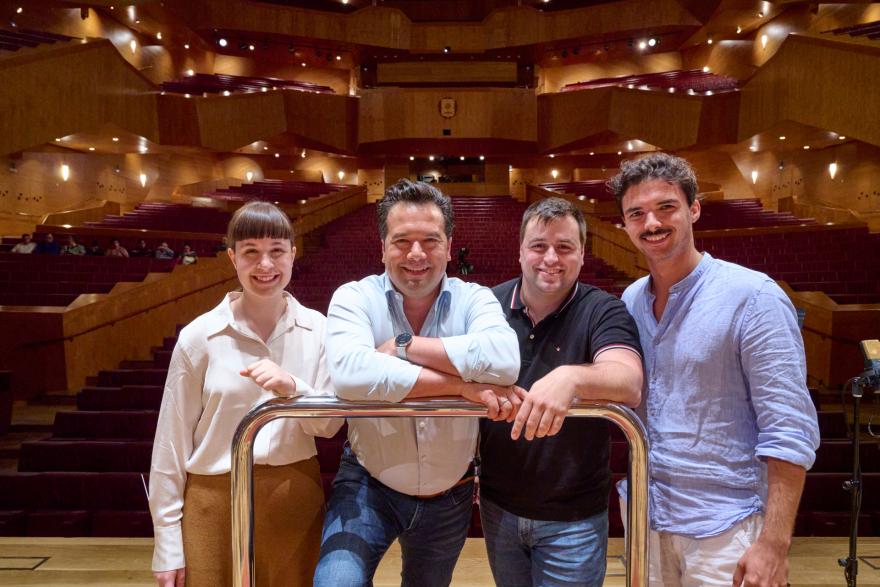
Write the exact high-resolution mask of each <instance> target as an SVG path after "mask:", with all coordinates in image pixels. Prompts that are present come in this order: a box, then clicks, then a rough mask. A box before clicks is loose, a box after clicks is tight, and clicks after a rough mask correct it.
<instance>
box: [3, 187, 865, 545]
mask: <svg viewBox="0 0 880 587" xmlns="http://www.w3.org/2000/svg"><path fill="white" fill-rule="evenodd" d="M453 202H454V204H453V205H454V208H455V211H456V215H457V218H456V222H457V227H456V232H455V236H454V240H453V255H452V256H453V262H452V263H451V264H450V270H449V273H450V274H455V273H456V270H457V264H456V262H455V259H456V257H457V255H456V253H455V251H456V250H457V249H458V248H460V247H462V246H467V247H468V249H469V250H470V254H469V256H468V261H469V262H470V263H471V264H473V265H474V267H475V273H473V274H472V275H469V276H466V278H467V279H472V280H474V281H477V282H480V283H484V284H487V285H494V284H495V283H498V282H500V281H503V280H506V279H509V278H512V277H515V276H516V275H518V273H519V264H518V261H517V258H518V240H519V221H520V218H521V216H522V212H523V210H524V209H525V205H524V204H522V203H520V202H516V201H514V200H513V199H511V198H509V197H497V198H475V197H473V198H471V197H469V198H464V197H462V198H454V199H453ZM306 248H307V249H308V250H307V251H306V255H305V257H304V258H303V259H302V260H300V261H299V262H298V263H297V265H296V272H295V275H294V282H293V284H292V286H291V289H292V291H293V292H294V294H295V295H296V296H297V297H298V298H299V299H300V300H301V301H302V302H303V303H304V304H305V305H307V306H310V307H313V308H317V309H319V310H320V311H322V312H325V311H326V306H327V303H328V301H329V298H330V295H331V294H332V292H333V290H334V289H335V288H336V287H338V286H339V285H340V284H342V283H344V282H346V281H349V280H353V279H358V278H360V277H362V276H364V275H366V274H369V273H375V272H381V271H382V263H381V248H380V243H379V238H378V232H377V228H376V220H375V206H373V205H370V206H366V207H364V208H361V209H360V210H358V211H356V212H354V213H351V214H349V215H347V216H345V217H342V218H340V219H338V220H336V221H334V222H332V223H330V224H328V225H327V226H326V227H324V228H323V229H322V230H321V231H320V234H319V235H317V236H316V237H315V238H313V239H312V241H310V242H309V243H308V244H307V247H306ZM581 278H582V279H583V280H585V281H587V282H590V283H598V284H601V285H602V286H605V287H607V288H608V289H611V290H614V291H619V290H620V288H621V287H623V286H624V285H625V283H626V282H625V280H622V279H621V276H620V275H618V274H615V273H614V272H613V271H611V270H609V269H608V268H607V267H606V266H605V265H604V263H602V262H601V261H599V260H597V259H594V258H593V257H591V256H590V255H587V258H586V260H585V263H584V271H583V272H582V274H581ZM175 341H176V337H173V336H172V337H168V338H166V339H165V341H164V343H163V344H162V346H160V347H157V348H155V349H154V351H153V358H152V359H151V360H147V361H125V362H123V363H122V364H120V365H119V368H118V369H114V370H106V371H101V372H99V373H98V374H97V375H96V376H95V377H93V378H92V379H91V380H90V381H89V382H88V385H87V386H86V387H84V388H83V389H82V390H80V391H79V393H78V394H77V396H76V404H77V409H76V410H75V411H67V412H65V411H61V412H58V413H57V415H56V418H55V422H54V424H53V426H52V431H51V434H50V435H49V436H48V437H47V438H44V439H41V440H35V441H29V442H24V443H22V445H21V450H20V454H19V461H18V470H17V471H15V472H6V473H0V487H2V488H3V490H2V491H0V535H5V536H25V535H26V536H149V535H151V533H152V524H151V522H150V517H149V512H148V507H147V499H146V487H147V486H148V471H149V464H150V455H151V448H152V439H153V436H154V433H155V426H156V419H157V416H158V409H159V405H160V402H161V398H162V393H163V386H164V381H165V377H166V372H167V367H168V363H169V360H170V357H171V351H172V349H173V348H174V344H175ZM814 401H816V402H817V405H818V402H819V397H818V396H814ZM820 428H821V430H822V435H823V444H822V447H821V448H820V450H819V458H818V459H817V464H816V468H815V470H814V472H811V473H810V474H809V475H808V478H807V488H806V491H805V494H804V499H803V503H802V507H801V513H800V514H799V517H798V525H797V532H798V534H800V535H809V534H814V535H845V534H846V533H847V528H848V526H847V524H848V518H847V511H848V510H847V508H848V505H847V504H848V502H847V500H846V499H844V497H845V494H844V493H843V492H842V491H841V490H840V484H841V482H842V481H843V480H844V479H845V478H847V476H848V474H847V473H846V472H847V471H848V470H849V466H850V464H851V456H850V453H849V450H848V445H847V443H846V440H845V438H846V419H845V415H844V414H843V413H842V412H841V411H839V410H830V411H820ZM611 429H612V450H611V459H610V466H611V469H612V472H613V473H614V475H615V478H621V477H622V476H623V475H625V472H626V467H627V462H628V459H627V447H626V442H625V440H624V439H623V437H622V435H621V434H620V433H619V431H617V429H616V427H613V426H612V427H611ZM829 439H830V440H829ZM343 443H344V432H343V433H340V434H339V435H337V436H336V437H335V438H334V439H329V440H324V439H319V440H318V459H319V461H320V465H321V474H322V477H323V480H324V486H325V490H329V487H330V482H331V481H332V479H333V476H334V474H335V471H336V469H337V468H338V464H339V455H340V453H341V450H342V445H343ZM869 448H873V447H863V450H864V456H863V461H862V464H863V468H864V470H865V471H866V475H865V483H866V492H865V502H864V503H863V511H864V512H865V513H864V515H863V519H862V520H861V523H862V526H863V530H864V533H865V534H872V533H877V534H880V458H876V456H877V455H876V454H874V453H871V451H870V450H869ZM874 452H876V451H874ZM869 453H870V454H869ZM872 455H873V456H872ZM874 488H876V489H877V490H876V491H875V490H874ZM617 503H618V502H617V499H616V497H615V496H614V495H612V499H611V500H610V503H609V508H610V511H611V515H610V522H611V532H612V535H614V536H620V535H622V526H621V525H620V522H619V516H618V515H617V513H616V512H617ZM471 534H472V535H480V528H479V518H478V515H477V513H476V512H475V514H474V518H473V524H472V527H471Z"/></svg>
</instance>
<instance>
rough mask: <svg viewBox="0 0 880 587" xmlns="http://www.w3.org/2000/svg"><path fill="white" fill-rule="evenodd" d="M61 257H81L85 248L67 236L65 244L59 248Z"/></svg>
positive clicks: (74, 238) (71, 236)
mask: <svg viewBox="0 0 880 587" xmlns="http://www.w3.org/2000/svg"><path fill="white" fill-rule="evenodd" d="M61 254H62V255H77V256H79V257H82V256H83V255H85V254H86V248H85V247H84V246H82V245H81V244H78V243H77V242H76V237H74V236H73V235H72V234H70V235H67V244H66V245H64V246H63V247H61Z"/></svg>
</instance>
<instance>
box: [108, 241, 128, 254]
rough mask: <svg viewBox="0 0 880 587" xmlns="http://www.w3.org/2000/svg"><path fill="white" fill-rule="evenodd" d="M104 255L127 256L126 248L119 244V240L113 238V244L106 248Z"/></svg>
mask: <svg viewBox="0 0 880 587" xmlns="http://www.w3.org/2000/svg"><path fill="white" fill-rule="evenodd" d="M104 256H106V257H128V250H126V248H125V247H123V246H122V245H121V244H119V241H118V240H116V239H113V244H112V245H111V246H110V248H109V249H107V252H106V253H104Z"/></svg>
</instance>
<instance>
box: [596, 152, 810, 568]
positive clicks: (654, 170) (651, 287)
mask: <svg viewBox="0 0 880 587" xmlns="http://www.w3.org/2000/svg"><path fill="white" fill-rule="evenodd" d="M609 187H610V188H611V191H612V193H613V194H614V197H615V200H616V201H617V204H618V206H619V208H620V211H621V213H622V215H623V222H624V229H625V230H626V233H627V235H628V236H629V238H630V240H631V241H632V243H633V245H634V246H635V247H636V248H637V249H638V250H639V251H641V252H642V253H643V254H644V256H645V262H646V263H647V267H648V269H649V271H650V275H647V276H645V277H642V278H641V279H639V280H638V281H636V282H634V283H633V284H632V285H630V286H629V287H628V288H626V291H625V292H623V296H622V298H621V299H622V300H623V303H625V304H626V306H627V309H628V310H629V311H630V313H631V314H632V316H633V318H634V319H635V321H636V325H637V326H638V329H639V334H640V336H641V341H642V349H643V351H644V358H645V382H646V386H645V391H644V393H645V401H644V403H643V404H642V407H641V410H640V412H641V416H642V417H643V420H644V421H645V428H646V429H647V433H648V440H649V441H650V454H649V458H650V462H651V479H650V483H649V492H650V495H649V500H650V504H651V507H650V508H649V514H650V518H651V520H650V523H651V530H650V532H649V545H648V550H649V559H650V569H649V582H650V585H652V586H654V585H657V586H660V585H662V586H666V585H734V586H739V585H743V584H744V585H749V586H750V585H786V583H787V582H788V566H789V565H788V550H789V547H790V546H791V534H792V530H793V529H794V523H795V517H796V515H797V507H798V501H799V500H800V497H801V491H802V489H803V487H804V479H805V475H806V470H807V469H809V468H810V466H812V464H813V461H814V459H815V458H816V448H817V447H818V446H819V427H818V424H817V422H816V409H815V407H814V405H813V402H812V401H811V400H810V394H809V392H808V390H807V365H806V359H805V357H804V343H803V339H802V338H801V333H800V329H799V328H798V324H797V313H796V312H795V309H794V306H793V305H792V304H791V300H789V298H788V296H787V295H785V292H783V291H782V289H780V287H779V286H778V285H776V283H775V282H774V281H773V280H772V279H770V278H769V277H768V276H767V275H764V274H763V273H758V272H757V271H752V270H751V269H747V268H745V267H742V266H740V265H735V264H733V263H728V262H726V261H722V260H721V259H715V258H713V257H712V256H711V255H709V253H705V252H700V251H699V249H697V247H696V244H695V241H694V223H695V222H697V221H698V220H699V218H700V211H701V207H700V201H699V200H698V199H697V198H696V194H697V179H696V176H695V175H694V171H693V169H692V168H691V167H690V165H689V164H688V163H687V161H685V160H684V159H681V158H680V157H675V156H673V155H669V154H667V153H652V154H650V155H646V156H644V157H641V158H639V159H636V160H633V161H624V162H623V163H621V166H620V173H618V174H617V175H616V176H614V177H613V178H612V179H611V180H610V181H609ZM621 496H622V497H623V496H625V492H624V491H623V487H621ZM621 512H623V513H624V514H625V513H626V507H625V506H623V505H622V506H621Z"/></svg>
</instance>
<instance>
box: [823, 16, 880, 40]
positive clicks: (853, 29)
mask: <svg viewBox="0 0 880 587" xmlns="http://www.w3.org/2000/svg"><path fill="white" fill-rule="evenodd" d="M822 32H823V33H834V34H835V35H849V36H850V37H867V38H868V39H870V40H872V41H876V40H877V39H880V20H875V21H873V22H865V23H862V24H857V25H854V26H847V27H840V28H836V29H831V30H830V31H822Z"/></svg>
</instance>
